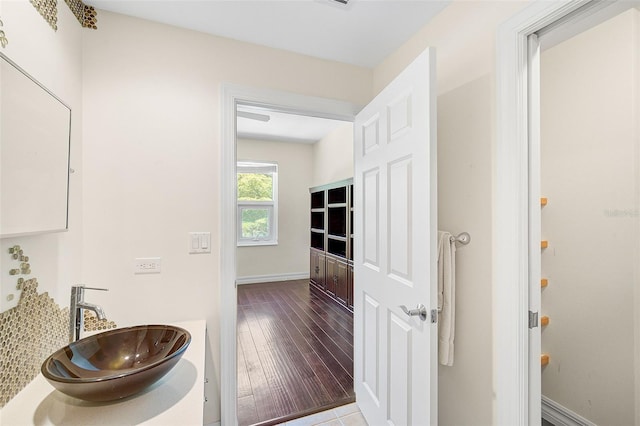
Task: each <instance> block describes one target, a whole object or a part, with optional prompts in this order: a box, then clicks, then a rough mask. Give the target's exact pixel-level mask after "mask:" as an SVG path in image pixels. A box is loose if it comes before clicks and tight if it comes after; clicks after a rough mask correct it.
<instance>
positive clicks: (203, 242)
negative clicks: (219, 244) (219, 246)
mask: <svg viewBox="0 0 640 426" xmlns="http://www.w3.org/2000/svg"><path fill="white" fill-rule="evenodd" d="M189 253H190V254H193V253H211V232H189Z"/></svg>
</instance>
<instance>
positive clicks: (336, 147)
mask: <svg viewBox="0 0 640 426" xmlns="http://www.w3.org/2000/svg"><path fill="white" fill-rule="evenodd" d="M352 177H353V123H345V124H343V125H341V126H340V127H338V128H337V129H335V130H334V131H333V132H331V133H329V134H328V135H327V136H325V137H324V138H322V139H321V140H319V141H318V142H316V143H315V144H313V179H312V180H313V184H312V185H311V186H320V185H325V184H328V183H332V182H337V181H341V180H344V179H349V178H352Z"/></svg>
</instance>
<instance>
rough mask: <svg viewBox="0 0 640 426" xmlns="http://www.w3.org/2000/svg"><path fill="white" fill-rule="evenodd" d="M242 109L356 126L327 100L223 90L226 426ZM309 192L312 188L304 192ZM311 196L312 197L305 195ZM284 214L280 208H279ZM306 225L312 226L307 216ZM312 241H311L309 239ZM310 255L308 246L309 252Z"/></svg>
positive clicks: (232, 415) (231, 406)
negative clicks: (238, 115) (238, 117)
mask: <svg viewBox="0 0 640 426" xmlns="http://www.w3.org/2000/svg"><path fill="white" fill-rule="evenodd" d="M238 105H244V106H253V107H262V108H267V109H273V110H276V111H278V112H286V113H296V114H298V115H302V116H313V117H320V118H329V119H334V120H343V121H353V119H354V117H355V115H356V113H357V111H358V110H359V107H358V106H357V105H354V104H351V103H348V102H343V101H336V100H330V99H324V98H315V97H310V96H303V95H296V94H291V93H286V92H280V91H274V90H267V89H255V88H248V87H244V86H238V85H232V84H225V85H223V87H222V126H221V127H222V141H223V143H222V147H221V156H222V170H221V183H222V184H221V187H222V191H221V194H220V196H221V203H220V205H221V206H223V208H222V210H221V228H220V229H221V230H222V235H221V240H222V252H221V255H220V258H221V265H220V282H221V295H220V296H221V312H220V315H221V342H222V345H221V365H222V368H221V382H222V394H221V405H222V406H221V417H222V419H221V420H222V423H223V424H237V422H238V407H237V401H238V399H237V397H238V392H237V389H238V377H237V371H238V365H237V354H238V352H237V318H238V305H237V301H238V291H237V281H238V276H237V265H238V260H239V259H238V255H237V250H236V248H237V227H236V223H237V210H238V209H237V198H236V192H237V173H236V167H237V160H238V158H237V155H236V150H237V143H236V142H237V137H236V111H237V108H238ZM306 191H308V188H307V189H306ZM307 196H308V192H307ZM280 209H282V206H281V207H280ZM303 220H309V215H308V211H307V213H306V214H305V217H304V219H303ZM307 238H308V237H307ZM306 251H307V253H308V246H307V250H306Z"/></svg>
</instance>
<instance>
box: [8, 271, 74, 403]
mask: <svg viewBox="0 0 640 426" xmlns="http://www.w3.org/2000/svg"><path fill="white" fill-rule="evenodd" d="M37 288H38V280H37V279H36V278H32V279H29V280H26V281H24V283H23V286H22V293H21V295H20V301H19V303H18V305H17V306H16V307H15V308H11V309H9V310H7V311H5V312H2V313H0V363H1V368H0V408H1V407H4V406H5V405H6V403H7V402H9V401H10V400H11V398H13V397H14V396H16V395H17V394H18V392H20V391H21V390H22V389H23V388H24V387H25V386H26V385H27V384H29V383H30V382H31V381H32V380H33V379H34V378H35V377H36V376H37V375H38V373H40V365H41V364H42V362H43V361H44V360H45V359H46V358H47V357H48V356H49V355H50V354H51V353H52V352H53V351H55V350H56V349H59V348H61V347H63V346H64V345H66V344H67V343H68V339H69V329H68V327H69V308H68V307H67V308H62V309H61V308H60V306H58V304H57V303H56V302H55V301H54V300H53V299H52V298H51V297H49V294H48V293H42V294H38V292H37Z"/></svg>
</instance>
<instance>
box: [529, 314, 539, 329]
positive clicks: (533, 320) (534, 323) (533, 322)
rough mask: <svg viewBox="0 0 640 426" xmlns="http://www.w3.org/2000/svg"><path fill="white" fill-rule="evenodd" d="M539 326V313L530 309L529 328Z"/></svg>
mask: <svg viewBox="0 0 640 426" xmlns="http://www.w3.org/2000/svg"><path fill="white" fill-rule="evenodd" d="M537 326H538V313H537V312H531V311H529V328H536V327H537Z"/></svg>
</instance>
